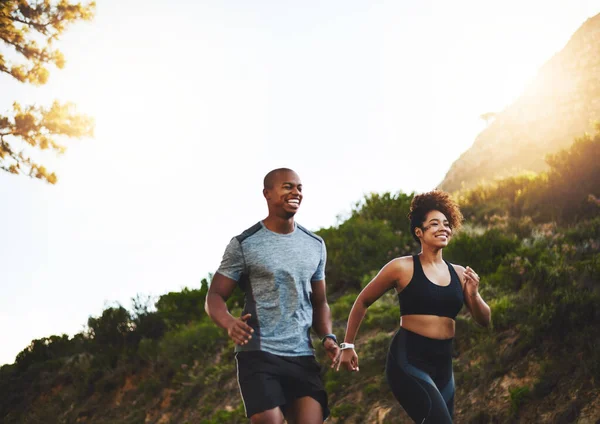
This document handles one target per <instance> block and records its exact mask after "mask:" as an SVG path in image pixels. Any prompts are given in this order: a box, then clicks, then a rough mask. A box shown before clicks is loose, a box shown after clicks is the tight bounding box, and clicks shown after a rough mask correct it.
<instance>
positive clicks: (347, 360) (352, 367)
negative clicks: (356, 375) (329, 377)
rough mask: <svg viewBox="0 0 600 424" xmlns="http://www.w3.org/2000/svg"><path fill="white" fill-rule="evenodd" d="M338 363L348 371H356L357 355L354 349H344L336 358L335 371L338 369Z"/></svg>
mask: <svg viewBox="0 0 600 424" xmlns="http://www.w3.org/2000/svg"><path fill="white" fill-rule="evenodd" d="M340 365H343V366H344V367H345V368H346V369H347V370H348V371H358V355H357V354H356V352H355V351H354V349H352V348H350V349H344V350H342V354H341V355H340V358H339V360H338V364H337V368H336V371H339V370H340Z"/></svg>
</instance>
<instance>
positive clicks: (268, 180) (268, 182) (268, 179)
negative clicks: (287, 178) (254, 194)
mask: <svg viewBox="0 0 600 424" xmlns="http://www.w3.org/2000/svg"><path fill="white" fill-rule="evenodd" d="M281 172H294V170H292V169H290V168H277V169H274V170H272V171H270V172H269V173H268V174H267V175H265V179H264V180H263V188H266V189H271V188H273V183H274V182H275V178H276V177H277V175H278V174H280V173H281Z"/></svg>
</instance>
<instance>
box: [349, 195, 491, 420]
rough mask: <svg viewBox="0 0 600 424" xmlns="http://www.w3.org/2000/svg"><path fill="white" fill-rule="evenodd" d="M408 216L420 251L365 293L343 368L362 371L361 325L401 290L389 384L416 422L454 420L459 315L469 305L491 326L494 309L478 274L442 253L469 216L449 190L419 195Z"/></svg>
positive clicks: (391, 266)
mask: <svg viewBox="0 0 600 424" xmlns="http://www.w3.org/2000/svg"><path fill="white" fill-rule="evenodd" d="M408 217H409V219H410V230H411V233H412V235H413V237H414V238H415V239H416V240H417V241H419V242H420V243H421V253H419V254H418V255H414V256H404V257H401V258H397V259H394V260H392V261H390V262H389V263H388V264H386V265H385V266H384V267H383V268H382V269H381V270H380V271H379V273H378V274H377V275H376V276H375V278H373V280H372V281H371V282H370V283H369V284H368V285H367V286H366V287H365V288H364V289H363V290H362V291H361V293H360V294H359V295H358V298H357V299H356V301H355V302H354V306H352V310H351V311H350V316H349V317H348V325H347V328H346V336H345V339H344V343H342V345H341V348H342V353H341V356H340V358H339V359H338V360H339V362H338V365H337V369H339V367H340V364H342V365H343V366H344V367H345V368H346V369H348V370H350V371H358V355H357V354H356V351H355V349H354V340H355V338H356V334H357V333H358V328H359V326H360V323H361V321H362V320H363V318H364V316H365V314H366V312H367V308H368V307H369V306H370V305H371V304H373V302H375V301H376V300H377V299H379V298H380V297H381V296H382V295H383V294H384V293H385V292H387V291H388V290H389V289H391V288H394V289H396V292H397V293H398V299H399V301H400V316H401V317H400V329H399V330H398V332H396V334H395V336H394V338H393V340H392V343H391V345H390V349H389V351H388V355H387V362H386V377H387V380H388V383H389V385H390V387H391V389H392V392H393V393H394V396H395V397H396V399H397V400H398V402H400V405H402V407H403V408H404V409H405V410H406V412H407V413H408V415H410V417H411V418H412V419H413V420H414V421H415V422H416V423H436V424H439V423H452V414H453V412H454V376H453V373H452V355H451V353H452V339H453V337H454V330H455V321H454V320H455V318H456V315H457V314H458V312H459V311H460V310H461V308H462V306H463V303H464V304H465V305H466V306H467V309H468V310H469V312H470V313H471V316H472V317H473V318H474V319H475V321H476V322H477V323H478V324H480V325H482V326H487V325H488V324H489V323H490V315H491V314H490V308H489V306H488V305H487V304H486V303H485V302H484V300H483V299H482V298H481V296H480V295H479V291H478V288H479V276H478V275H477V273H476V272H475V271H473V270H472V269H471V268H469V267H467V268H463V267H462V266H460V265H453V264H450V263H449V262H446V261H445V260H444V259H443V258H442V249H443V248H444V247H446V246H447V245H448V242H449V241H450V238H451V237H452V234H453V232H455V231H456V230H458V229H459V227H460V225H461V222H462V219H463V217H462V214H461V213H460V210H459V208H458V206H457V205H456V203H454V201H452V199H451V198H450V196H449V195H448V194H447V193H445V192H443V191H439V190H434V191H431V192H428V193H424V194H420V195H417V196H415V197H414V198H413V201H412V203H411V207H410V213H409V215H408Z"/></svg>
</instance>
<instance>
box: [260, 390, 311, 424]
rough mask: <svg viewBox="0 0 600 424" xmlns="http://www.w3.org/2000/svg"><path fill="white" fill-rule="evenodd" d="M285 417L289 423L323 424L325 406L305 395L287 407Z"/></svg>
mask: <svg viewBox="0 0 600 424" xmlns="http://www.w3.org/2000/svg"><path fill="white" fill-rule="evenodd" d="M285 418H286V419H287V421H288V423H289V424H323V408H322V407H321V404H320V403H319V402H317V400H316V399H314V398H312V397H310V396H303V397H301V398H297V399H294V400H293V401H292V403H291V404H290V406H289V407H287V408H286V410H285ZM253 424H254V423H253Z"/></svg>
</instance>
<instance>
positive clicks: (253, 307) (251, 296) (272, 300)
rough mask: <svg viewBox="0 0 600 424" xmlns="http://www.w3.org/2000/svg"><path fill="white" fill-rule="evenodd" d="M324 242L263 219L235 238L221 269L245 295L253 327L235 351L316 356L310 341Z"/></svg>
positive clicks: (299, 228) (322, 271) (300, 229)
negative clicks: (314, 291) (284, 231)
mask: <svg viewBox="0 0 600 424" xmlns="http://www.w3.org/2000/svg"><path fill="white" fill-rule="evenodd" d="M326 257H327V253H326V249H325V242H324V241H323V239H322V238H320V237H319V236H317V235H315V234H313V233H312V232H310V231H308V230H307V229H305V228H304V227H302V226H300V225H298V224H295V227H294V231H293V232H291V233H289V234H279V233H275V232H273V231H270V230H269V229H267V228H266V227H265V226H264V224H263V223H262V222H259V223H257V224H255V225H254V226H252V227H251V228H249V229H247V230H246V231H244V232H243V233H242V234H240V235H239V236H236V237H234V238H232V239H231V241H230V242H229V245H228V246H227V248H226V249H225V253H224V254H223V259H222V261H221V266H220V267H219V269H218V270H217V272H218V273H219V274H222V275H224V276H225V277H228V278H231V279H232V280H235V281H237V282H238V284H239V285H240V287H241V289H242V290H243V291H244V292H245V294H246V304H245V306H244V312H243V313H244V314H247V313H249V314H252V317H251V318H250V320H248V322H247V323H248V325H250V326H251V327H252V328H253V329H254V334H253V335H252V339H251V340H250V341H249V342H248V344H246V345H243V346H240V345H236V347H235V350H236V352H240V351H251V350H262V351H266V352H269V353H272V354H275V355H281V356H304V355H314V350H313V347H312V344H311V342H310V328H311V326H312V319H313V308H312V303H311V298H310V297H311V293H312V283H313V282H316V281H320V280H324V279H325V261H326Z"/></svg>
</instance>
